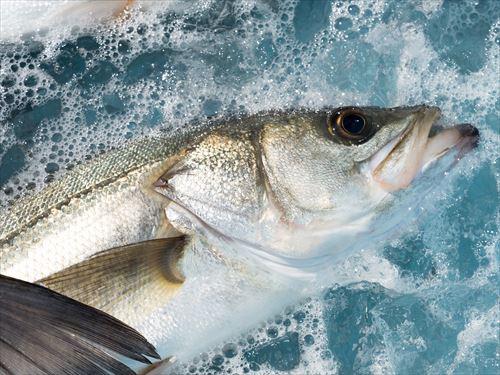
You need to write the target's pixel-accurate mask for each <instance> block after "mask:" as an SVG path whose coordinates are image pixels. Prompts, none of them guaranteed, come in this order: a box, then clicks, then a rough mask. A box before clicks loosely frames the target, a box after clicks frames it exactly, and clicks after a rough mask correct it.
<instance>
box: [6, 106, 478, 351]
mask: <svg viewBox="0 0 500 375" xmlns="http://www.w3.org/2000/svg"><path fill="white" fill-rule="evenodd" d="M439 115H440V111H439V109H438V108H435V107H428V106H417V107H398V108H390V109H382V108H375V107H365V108H357V107H343V108H328V109H323V110H293V111H276V112H268V113H261V114H257V115H253V116H248V117H243V118H237V119H233V120H228V121H224V122H221V123H216V124H215V123H214V124H210V123H209V124H207V125H203V126H195V127H188V129H187V130H186V131H185V132H183V133H180V134H175V135H173V136H172V135H169V136H159V137H154V138H145V139H142V140H140V141H137V142H134V143H130V144H127V145H125V146H124V147H123V148H122V149H119V150H116V151H113V152H110V153H109V154H108V155H106V156H104V157H100V158H98V159H96V160H94V161H92V162H90V163H88V164H84V165H81V166H78V167H77V168H75V169H74V170H73V171H71V172H69V173H68V174H67V175H66V176H64V177H63V178H61V179H60V180H58V181H55V182H53V183H52V184H50V185H49V186H48V187H47V188H46V189H45V190H43V191H42V192H40V193H39V194H37V195H34V196H33V197H30V198H27V199H23V200H20V201H19V202H18V203H17V204H15V205H14V206H13V207H12V208H11V209H10V210H9V211H7V212H5V213H3V214H2V215H1V216H0V274H2V275H6V276H9V277H13V278H16V279H21V280H24V281H27V282H33V283H42V284H43V285H45V286H47V287H48V288H50V289H53V290H55V291H58V292H60V293H62V294H64V295H66V296H69V297H71V298H74V299H76V300H78V301H80V302H82V303H85V304H88V305H90V306H93V307H96V308H98V309H101V310H103V311H105V312H107V313H109V314H111V315H113V316H114V317H116V318H118V319H121V320H123V321H124V322H125V323H127V324H129V325H131V326H132V327H134V328H137V329H138V330H139V331H140V332H141V333H143V334H144V335H145V336H146V337H148V338H150V339H151V340H152V341H153V342H154V343H156V344H158V345H160V347H161V348H164V350H163V349H162V350H160V353H161V354H162V355H163V356H166V355H178V352H179V351H182V349H186V348H187V347H191V348H192V350H197V349H198V348H199V344H198V347H196V345H195V344H194V343H195V342H199V341H200V340H195V339H194V337H195V335H194V333H193V330H194V331H196V330H198V331H204V332H212V333H213V332H215V331H218V332H219V333H220V327H221V326H220V317H221V316H222V315H220V314H219V313H220V311H221V308H220V306H223V305H224V306H232V307H233V308H236V309H237V307H238V306H241V304H242V303H243V302H244V301H247V302H248V301H249V298H248V295H249V294H248V293H247V292H248V289H244V288H240V287H239V286H238V285H239V283H243V284H245V283H247V285H250V289H251V290H252V291H254V292H255V291H257V292H258V291H262V290H271V289H272V290H273V291H277V290H279V289H280V287H279V286H280V285H281V284H280V283H279V282H277V283H276V286H275V287H269V283H268V281H266V280H267V279H266V278H265V277H264V276H262V277H261V273H260V270H261V269H262V270H265V272H264V273H265V274H266V275H267V276H269V275H280V277H285V278H290V277H291V278H295V276H297V278H295V279H300V278H301V277H306V278H310V277H314V275H315V274H317V273H318V270H320V269H321V267H323V266H324V265H325V264H330V265H331V264H332V262H333V264H334V262H335V261H337V260H339V259H342V258H343V257H346V256H348V255H349V254H351V253H352V252H353V251H355V249H357V248H359V246H361V245H360V244H363V243H366V241H369V240H370V239H371V238H373V236H374V235H375V234H376V233H377V231H376V230H375V229H374V228H373V223H374V222H375V221H376V218H378V217H380V214H381V213H382V212H386V211H387V209H388V208H389V207H391V206H393V205H394V204H395V203H394V200H393V199H392V196H393V194H392V193H393V192H395V191H398V190H401V189H404V188H406V187H408V186H409V185H410V183H411V182H412V181H413V180H414V179H415V178H416V177H417V176H418V175H419V174H420V173H422V172H423V171H424V170H425V169H426V168H427V167H428V166H429V165H431V164H432V163H433V162H434V161H435V160H436V159H438V158H440V157H442V156H443V155H445V154H447V153H448V152H449V151H450V150H453V152H455V153H456V155H459V156H460V155H462V154H463V153H464V152H466V151H468V150H470V149H471V148H473V147H474V146H475V144H476V143H477V140H478V136H479V134H478V131H477V129H476V128H474V127H473V126H471V125H457V126H454V127H449V128H445V129H441V130H437V131H434V130H433V131H432V132H431V128H432V125H433V124H434V122H435V121H436V119H437V118H438V117H439ZM430 134H432V136H431V137H430V136H429V135H430ZM384 233H385V232H380V233H379V235H380V236H382V238H383V236H384ZM207 265H209V266H207ZM228 270H230V272H229V271H228ZM228 272H229V273H228ZM267 276H266V277H267ZM205 292H206V293H205ZM203 293H205V294H203ZM250 294H251V293H250ZM258 294H259V293H256V294H255V295H258ZM271 294H272V293H271ZM255 295H254V294H252V296H253V297H255ZM269 295H270V294H269ZM204 296H205V297H206V298H204ZM207 296H208V297H207ZM221 296H222V297H221ZM225 296H227V298H226V299H224V298H225ZM218 297H219V298H218ZM253 297H252V298H253ZM221 298H222V300H221ZM210 301H212V302H210ZM212 307H213V309H214V310H213V311H212V312H211V313H206V312H207V311H210V308H212ZM186 309H189V311H192V312H193V313H192V314H191V315H190V316H187V315H189V314H186V313H184V314H183V311H186ZM196 309H197V310H198V311H196ZM204 309H205V310H204ZM247 311H249V310H248V309H247ZM201 314H204V315H205V317H206V319H205V321H203V323H201V322H200V320H201V319H203V315H201ZM207 316H208V317H207ZM257 316H259V314H256V315H255V316H254V317H253V318H256V317H257ZM190 324H191V325H192V326H191V327H185V325H190ZM240 326H241V325H240ZM189 328H192V329H193V330H191V329H189ZM226 328H227V325H226ZM228 331H229V329H228ZM216 336H218V335H212V338H214V337H216ZM205 341H206V342H205V343H204V344H205V345H207V344H208V341H207V340H205Z"/></svg>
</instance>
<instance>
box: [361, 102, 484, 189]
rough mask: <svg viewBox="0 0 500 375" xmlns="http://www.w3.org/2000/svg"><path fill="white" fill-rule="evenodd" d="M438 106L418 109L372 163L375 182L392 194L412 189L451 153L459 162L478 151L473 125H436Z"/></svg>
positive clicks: (477, 133)
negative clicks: (416, 179)
mask: <svg viewBox="0 0 500 375" xmlns="http://www.w3.org/2000/svg"><path fill="white" fill-rule="evenodd" d="M440 115H441V111H440V109H439V108H437V107H428V106H421V107H418V108H417V109H416V111H415V113H414V115H413V119H412V120H411V121H410V122H409V124H408V126H407V127H406V128H405V129H404V130H403V131H402V132H401V133H400V134H399V135H398V136H396V137H395V138H394V139H392V140H391V141H390V142H389V143H388V144H386V145H385V146H384V147H382V149H380V150H379V151H377V153H376V154H375V155H373V156H372V157H371V158H370V160H369V161H368V169H369V171H370V175H371V179H372V180H373V181H374V182H375V183H376V184H377V185H379V186H380V187H381V188H382V189H383V190H385V191H387V192H392V191H396V190H400V189H404V188H406V187H408V186H409V185H410V184H411V182H412V181H413V180H414V179H415V177H417V176H418V175H419V174H420V173H421V172H423V171H425V170H426V169H427V168H428V167H429V166H430V165H432V164H433V163H434V162H435V161H436V160H438V159H440V158H441V157H443V156H444V155H446V154H448V153H449V152H450V151H456V157H455V160H459V159H460V158H461V157H462V156H463V155H464V154H466V153H467V152H469V151H470V150H472V149H474V148H475V147H476V146H477V144H478V142H479V131H478V129H477V128H476V127H474V126H473V125H471V124H457V125H454V126H452V127H447V128H442V127H440V126H437V125H434V122H435V121H436V120H437V119H438V118H439V117H440Z"/></svg>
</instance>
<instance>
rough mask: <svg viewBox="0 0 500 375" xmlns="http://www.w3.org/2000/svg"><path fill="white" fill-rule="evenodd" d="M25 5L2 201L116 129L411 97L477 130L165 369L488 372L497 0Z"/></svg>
mask: <svg viewBox="0 0 500 375" xmlns="http://www.w3.org/2000/svg"><path fill="white" fill-rule="evenodd" d="M4 4H5V3H4ZM3 6H4V7H6V5H3ZM34 8H35V5H34V3H32V4H28V5H26V4H25V5H24V8H22V10H18V12H21V13H22V12H25V13H22V14H24V16H25V19H24V20H22V21H19V20H18V21H16V19H14V18H8V21H9V22H10V24H9V25H10V26H11V29H12V30H21V29H22V30H23V31H25V32H27V34H24V35H23V36H19V34H16V33H13V34H12V35H7V33H4V31H2V36H3V37H4V39H3V40H2V41H1V44H0V64H1V71H0V74H1V77H0V87H1V99H0V121H1V126H0V189H1V192H0V205H1V206H8V205H9V204H10V203H11V202H12V201H13V200H15V199H17V198H18V197H19V196H21V195H25V194H31V193H32V192H34V191H37V190H39V189H40V188H42V187H43V186H44V184H46V183H47V182H48V181H51V180H53V179H54V178H57V177H58V176H60V175H61V174H63V173H64V172H65V170H67V169H71V168H72V166H74V165H75V163H79V162H82V161H84V160H86V159H90V158H92V157H94V156H95V155H97V154H99V153H102V152H105V151H106V150H109V149H112V148H114V147H118V146H119V145H121V144H123V143H124V142H125V141H126V140H128V139H131V138H137V137H140V136H141V135H143V134H147V133H151V132H155V131H158V130H159V129H163V130H165V129H166V130H168V131H175V129H178V128H179V127H182V126H184V124H185V123H188V122H190V121H198V120H203V119H206V118H207V117H218V116H224V115H227V114H228V113H241V112H249V113H254V112H257V111H260V110H265V109H270V108H284V107H294V106H308V107H314V108H320V107H322V106H324V105H339V106H341V105H353V104H354V105H381V106H394V105H411V104H420V103H424V102H425V103H429V104H434V105H438V106H440V107H441V108H442V109H443V114H444V118H443V123H445V124H446V123H451V122H471V123H473V124H475V125H476V126H477V127H478V128H479V129H480V132H481V134H482V143H481V145H480V147H479V149H478V151H477V152H476V153H475V154H474V155H471V156H469V157H467V158H466V159H465V160H463V161H462V163H460V165H459V166H458V168H456V169H455V170H453V171H452V172H450V173H449V175H448V176H446V178H445V179H444V182H442V183H441V184H440V185H439V189H437V191H436V192H435V193H433V194H432V195H431V196H428V197H425V198H426V199H425V204H423V206H422V207H417V208H416V209H418V210H419V211H418V213H417V214H416V217H418V220H413V221H411V222H409V223H406V224H405V226H404V227H403V228H401V230H400V236H399V238H397V239H394V240H392V241H391V242H390V243H381V244H377V245H374V246H373V247H372V248H367V249H365V250H364V251H362V252H361V253H359V254H357V255H355V256H353V257H351V258H350V259H348V260H346V261H345V262H344V264H342V265H339V269H338V274H337V275H336V276H335V277H334V279H333V280H331V282H330V284H329V285H328V286H327V287H325V288H324V289H318V290H314V291H311V296H310V298H309V299H307V300H305V301H303V302H302V303H300V304H298V305H296V306H289V307H287V308H285V309H283V311H282V312H281V314H279V315H277V316H272V317H269V319H268V320H267V321H264V322H262V324H261V325H259V326H257V327H255V328H254V329H251V330H250V331H248V332H247V331H245V332H241V333H240V335H237V336H235V337H233V338H232V339H230V340H229V341H227V342H221V343H219V344H218V345H216V346H214V347H213V348H212V349H210V350H208V351H207V352H206V353H203V354H200V355H199V356H198V357H196V358H194V359H192V360H186V361H184V362H181V363H177V364H176V365H175V366H174V367H173V368H171V369H170V371H171V372H172V373H186V372H190V373H204V374H208V373H211V374H219V373H231V372H232V373H246V372H248V373H256V374H269V373H278V374H279V373H284V372H287V371H289V372H291V373H294V374H302V373H310V374H316V373H339V374H350V373H360V374H388V373H389V374H390V373H395V374H408V373H410V374H416V373H430V374H437V373H449V374H494V373H498V372H499V371H500V369H499V366H500V364H499V363H500V362H499V360H500V358H499V356H500V353H499V351H500V350H499V333H498V332H499V318H500V312H499V305H498V303H499V295H498V289H499V280H498V276H499V272H498V271H499V269H498V262H499V246H498V219H499V216H498V212H499V211H498V207H499V204H498V164H497V163H498V155H499V153H498V150H499V148H500V147H499V145H500V142H499V119H498V114H499V110H500V101H499V97H498V89H499V87H498V86H499V83H498V82H499V81H498V72H499V48H500V19H499V15H500V2H498V1H495V0H491V1H488V0H483V1H477V2H473V1H469V2H465V1H464V2H460V1H427V0H421V1H417V0H415V1H407V2H399V1H387V2H382V1H368V0H363V1H357V2H352V3H350V2H347V1H345V2H344V1H319V0H318V1H305V0H299V1H283V2H281V1H274V0H261V1H250V0H247V1H241V2H233V1H209V0H204V1H196V2H189V1H171V2H167V3H159V2H157V3H153V4H151V3H148V4H147V6H146V7H145V8H144V9H142V10H137V9H135V10H133V11H132V12H131V14H130V16H129V17H125V19H122V20H121V21H114V22H104V23H97V22H91V21H90V22H87V21H86V20H82V21H81V22H80V23H76V22H71V23H70V24H69V25H68V24H66V23H64V21H59V22H56V21H55V20H53V21H51V22H52V25H55V26H54V27H53V28H48V29H47V28H46V29H44V28H43V26H42V27H41V29H40V30H39V31H37V32H29V30H27V29H26V24H30V22H33V24H34V23H36V22H41V21H43V19H45V18H44V17H41V16H40V14H39V13H36V11H37V10H36V9H34ZM6 9H7V8H5V9H3V16H2V24H4V25H6V20H7V18H5V17H7V16H6V14H7V15H8V14H12V13H8V12H7V11H6ZM7 10H8V9H7ZM40 18H41V19H40ZM35 21H36V22H35ZM42 23H43V22H42ZM38 26H39V25H38ZM4 27H5V26H4Z"/></svg>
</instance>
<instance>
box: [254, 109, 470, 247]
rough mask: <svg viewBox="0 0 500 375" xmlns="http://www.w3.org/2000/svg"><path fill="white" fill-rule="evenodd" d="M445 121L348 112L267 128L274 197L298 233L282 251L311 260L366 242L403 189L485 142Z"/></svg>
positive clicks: (309, 115)
mask: <svg viewBox="0 0 500 375" xmlns="http://www.w3.org/2000/svg"><path fill="white" fill-rule="evenodd" d="M439 117H440V110H439V108H437V107H429V106H415V107H397V108H377V107H364V108H363V107H343V108H336V109H326V110H322V111H317V112H305V113H297V114H296V115H295V116H290V117H288V118H287V121H286V122H285V124H283V123H282V121H279V122H278V121H277V122H276V123H273V122H269V123H268V124H266V125H264V127H263V130H262V134H261V139H260V143H261V148H262V158H263V165H264V169H265V173H266V175H267V179H268V181H269V183H268V186H269V187H268V190H270V192H271V193H270V194H269V195H270V196H271V197H272V199H273V200H274V201H275V203H274V207H275V209H277V210H279V211H281V215H282V217H284V220H285V221H286V222H287V223H288V225H289V228H291V229H290V230H289V233H290V234H289V235H288V237H287V236H286V235H283V236H281V238H280V239H279V240H278V242H277V243H276V247H277V248H287V249H290V248H294V249H295V250H294V251H293V252H294V254H302V255H304V252H306V253H307V254H310V252H311V249H312V248H315V249H320V248H324V249H326V250H327V251H329V250H331V249H332V246H333V248H336V249H337V250H338V251H337V252H340V249H345V248H346V247H350V248H351V249H352V248H353V246H354V244H355V243H356V242H357V243H358V244H361V243H363V241H361V239H362V237H360V234H361V233H368V234H372V233H373V230H374V229H373V227H372V224H373V222H374V218H375V217H377V216H378V215H379V214H380V212H382V211H384V210H385V209H387V208H388V207H389V206H391V204H394V199H392V198H393V196H394V193H395V192H397V191H400V190H404V189H406V188H408V187H409V186H410V185H411V184H412V182H413V181H414V180H415V179H416V178H417V177H418V176H420V175H421V174H422V172H423V171H424V170H425V169H427V168H428V167H429V166H430V165H432V164H433V162H434V161H436V160H437V159H439V158H441V157H442V156H444V155H446V154H447V153H449V152H450V151H452V150H453V151H454V152H456V155H457V156H461V155H462V154H463V153H464V152H466V151H468V150H470V149H472V148H473V147H474V146H475V145H476V144H477V141H478V135H479V133H478V131H477V129H476V128H474V127H473V126H471V125H457V126H453V127H448V128H442V129H438V128H437V127H433V125H434V123H435V121H436V120H437V119H438V118H439ZM367 238H369V236H368V237H367ZM321 244H323V246H321ZM299 249H300V250H299Z"/></svg>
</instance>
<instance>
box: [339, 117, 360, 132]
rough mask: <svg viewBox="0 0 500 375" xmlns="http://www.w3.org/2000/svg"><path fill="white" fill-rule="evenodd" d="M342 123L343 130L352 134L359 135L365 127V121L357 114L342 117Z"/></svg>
mask: <svg viewBox="0 0 500 375" xmlns="http://www.w3.org/2000/svg"><path fill="white" fill-rule="evenodd" d="M340 122H341V126H342V128H343V129H344V130H345V131H346V132H347V133H350V134H359V133H361V132H362V131H363V128H364V127H365V119H364V118H363V117H361V116H360V115H358V114H356V113H350V114H348V115H346V116H342V117H341V119H340Z"/></svg>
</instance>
